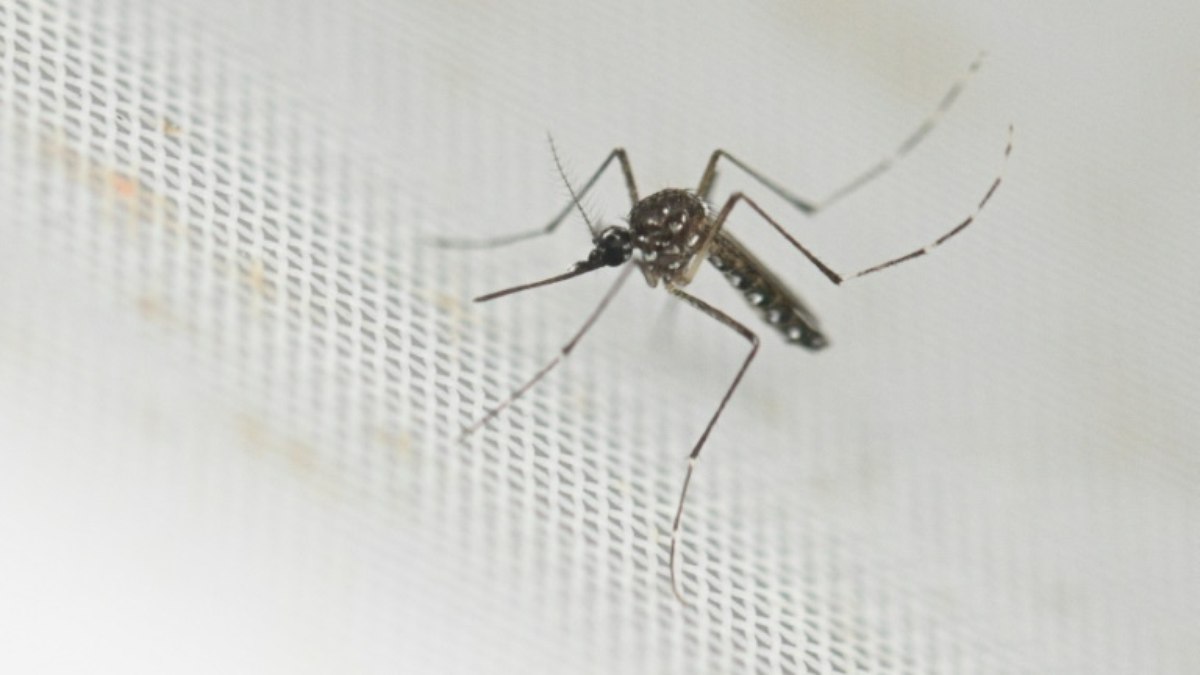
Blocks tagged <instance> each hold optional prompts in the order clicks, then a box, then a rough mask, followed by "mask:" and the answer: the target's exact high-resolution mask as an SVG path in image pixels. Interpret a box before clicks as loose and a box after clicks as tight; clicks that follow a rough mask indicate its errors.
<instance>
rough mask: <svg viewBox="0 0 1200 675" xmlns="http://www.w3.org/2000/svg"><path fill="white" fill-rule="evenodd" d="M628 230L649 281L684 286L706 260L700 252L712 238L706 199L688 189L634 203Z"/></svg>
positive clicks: (666, 192)
mask: <svg viewBox="0 0 1200 675" xmlns="http://www.w3.org/2000/svg"><path fill="white" fill-rule="evenodd" d="M629 230H630V232H631V233H632V235H633V249H634V252H635V255H636V257H637V260H638V262H639V265H640V267H641V268H642V273H643V274H644V275H645V276H646V282H647V283H649V284H650V285H651V286H657V285H658V282H659V281H660V280H662V281H665V282H667V283H671V284H675V285H677V286H683V285H686V284H687V283H688V282H689V281H691V279H692V276H693V275H695V273H696V268H697V267H698V265H699V263H700V261H701V260H703V256H698V255H697V254H699V253H701V252H702V251H703V249H704V247H705V246H706V245H707V244H708V242H709V240H710V239H711V238H712V230H713V224H712V218H711V215H710V211H709V208H708V205H707V204H705V203H704V200H703V199H700V198H699V197H698V196H696V194H695V193H693V192H691V191H688V190H678V189H669V190H662V191H660V192H656V193H654V194H652V195H650V196H649V197H646V198H645V199H643V200H641V201H639V202H638V203H637V204H636V205H634V207H633V210H632V211H630V212H629Z"/></svg>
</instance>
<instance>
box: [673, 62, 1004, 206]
mask: <svg viewBox="0 0 1200 675" xmlns="http://www.w3.org/2000/svg"><path fill="white" fill-rule="evenodd" d="M984 56H985V54H980V55H979V56H978V57H976V58H975V60H974V61H973V62H972V63H971V65H970V67H968V68H967V72H966V73H964V74H963V75H962V76H960V77H959V78H958V80H956V81H955V82H954V84H953V85H951V86H950V89H949V90H947V91H946V93H945V95H943V96H942V100H941V102H939V103H938V105H937V108H935V109H934V110H933V112H932V113H930V114H929V115H928V116H926V117H925V119H924V120H922V121H921V124H920V125H918V126H917V128H916V129H914V130H913V131H912V132H910V133H909V134H908V136H906V137H905V139H904V141H903V142H902V143H900V145H899V146H897V147H896V149H895V150H893V151H892V153H891V154H889V155H888V156H886V157H884V158H883V159H881V160H879V161H878V162H876V163H875V164H874V165H873V166H871V167H870V168H869V169H867V170H866V171H863V172H862V173H860V174H859V175H858V176H856V177H855V178H854V179H853V180H850V181H848V182H846V183H843V184H842V186H841V187H839V188H837V189H836V190H834V191H833V192H831V193H830V194H829V196H827V197H825V199H823V200H821V201H819V202H818V201H811V200H807V199H802V198H800V197H798V196H796V195H795V194H793V193H792V192H791V191H789V190H787V189H786V188H784V187H783V186H781V185H779V184H778V183H775V182H774V181H772V180H771V179H769V178H767V177H766V176H764V175H763V174H761V173H759V172H758V171H757V170H755V169H754V168H752V167H750V166H749V165H748V164H746V163H745V162H743V161H742V160H740V159H738V158H737V157H734V156H733V155H731V154H729V153H728V152H726V151H725V150H716V151H714V152H713V154H712V157H710V158H709V160H708V166H707V167H706V168H705V169H704V176H703V177H702V178H701V179H700V186H699V187H698V188H696V194H698V195H700V197H701V198H702V199H704V200H706V201H707V200H708V197H709V194H710V193H711V192H712V188H713V184H714V183H715V182H716V178H717V161H718V160H720V159H721V158H722V157H724V158H725V159H727V160H728V161H729V162H730V163H731V164H733V165H734V166H736V167H738V168H739V169H741V170H742V171H745V172H746V173H747V174H748V175H749V176H750V177H751V178H753V179H754V180H756V181H758V182H759V183H761V184H762V185H763V186H765V187H766V188H767V189H768V190H770V191H771V192H774V193H775V194H776V195H779V196H780V197H781V198H783V199H784V200H785V201H787V202H788V203H790V204H791V205H792V206H795V207H796V208H797V209H799V210H800V211H801V212H803V213H805V214H807V215H813V214H815V213H817V212H819V211H822V210H824V209H826V208H828V207H829V206H830V205H832V204H833V203H834V202H837V201H839V200H841V199H842V198H843V197H845V196H846V195H848V194H850V193H852V192H854V191H855V190H857V189H859V188H861V187H862V186H864V185H866V184H867V183H870V182H871V181H872V180H874V179H876V178H878V177H879V176H881V175H883V174H884V173H885V172H886V171H887V170H888V169H890V168H892V166H893V165H894V164H896V163H897V162H899V161H900V159H901V158H903V157H904V156H905V155H907V154H908V153H909V152H911V151H912V149H913V148H915V147H917V146H918V145H920V143H921V141H922V140H924V139H925V137H926V136H928V135H929V132H930V131H932V130H933V128H934V126H936V125H937V123H938V120H940V119H941V118H942V116H943V115H945V114H946V111H947V110H949V109H950V107H951V106H952V105H954V101H955V100H956V99H957V98H958V95H959V94H961V93H962V91H963V89H964V88H965V87H966V85H967V81H968V80H970V79H971V76H972V75H974V74H975V73H976V71H978V70H979V67H980V66H981V65H983V57H984Z"/></svg>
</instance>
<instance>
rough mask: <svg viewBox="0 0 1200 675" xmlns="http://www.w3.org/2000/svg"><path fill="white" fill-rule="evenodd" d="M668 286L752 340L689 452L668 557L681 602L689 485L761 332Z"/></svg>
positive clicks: (698, 299) (756, 345)
mask: <svg viewBox="0 0 1200 675" xmlns="http://www.w3.org/2000/svg"><path fill="white" fill-rule="evenodd" d="M667 290H668V291H670V292H671V294H672V295H674V296H676V297H678V298H681V299H682V300H683V301H684V302H686V303H688V304H689V305H691V306H692V307H695V308H696V309H698V310H700V311H701V312H704V313H705V314H707V315H709V316H711V317H712V318H714V319H716V320H717V321H720V322H721V323H723V324H725V325H726V326H728V327H730V328H732V329H733V330H735V331H737V332H738V334H739V335H741V336H742V337H744V338H746V339H747V340H749V341H750V353H749V354H747V355H746V360H745V361H743V362H742V367H741V368H739V369H738V371H737V375H735V376H734V377H733V382H731V383H730V384H729V389H726V390H725V395H724V396H722V397H721V403H720V404H719V405H717V410H716V412H714V413H713V416H712V418H711V419H709V420H708V426H706V427H704V433H702V434H700V439H699V440H697V441H696V445H695V447H693V448H692V453H691V454H690V455H688V467H687V474H686V475H685V476H684V478H683V488H682V489H681V490H680V492H679V506H678V507H677V508H676V509H675V520H674V521H673V522H672V523H671V551H670V557H669V559H668V566H669V567H670V571H671V591H673V592H674V593H675V597H676V598H679V602H681V603H683V604H685V605H686V604H687V601H686V600H684V599H683V593H682V592H681V591H680V590H679V581H678V575H677V573H676V571H675V567H676V549H677V547H678V543H679V529H680V527H679V526H680V524H681V523H682V522H683V505H684V502H685V501H686V499H687V491H688V485H690V484H691V482H692V473H693V472H694V471H695V470H696V460H697V459H699V457H700V450H701V449H702V448H704V442H705V441H707V440H708V435H709V434H710V433H712V430H713V426H715V425H716V423H717V418H719V417H720V416H721V411H723V410H725V404H726V403H729V398H730V397H731V396H733V390H734V389H737V386H738V383H739V382H741V381H742V376H743V375H745V374H746V368H748V367H749V366H750V362H751V361H752V360H754V355H755V354H757V353H758V335H756V334H755V333H754V331H752V330H750V329H749V328H746V327H745V326H743V325H742V324H740V323H738V322H737V321H735V320H734V319H733V318H732V317H730V316H729V315H728V314H726V313H724V312H722V311H721V310H719V309H717V308H716V307H713V306H712V305H710V304H708V303H707V302H704V301H703V300H701V299H700V298H697V297H696V296H694V295H691V294H689V293H687V292H686V291H684V290H682V289H680V288H679V287H677V286H668V287H667Z"/></svg>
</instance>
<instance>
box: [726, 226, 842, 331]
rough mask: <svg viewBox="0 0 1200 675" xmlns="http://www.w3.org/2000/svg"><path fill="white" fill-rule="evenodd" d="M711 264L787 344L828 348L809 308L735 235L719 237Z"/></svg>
mask: <svg viewBox="0 0 1200 675" xmlns="http://www.w3.org/2000/svg"><path fill="white" fill-rule="evenodd" d="M708 262H709V263H711V264H712V266H713V267H715V268H717V269H718V270H719V271H720V272H721V274H724V275H725V279H727V280H728V281H729V283H730V284H732V285H733V287H734V288H736V289H737V290H738V291H740V292H741V294H742V297H744V298H746V302H748V303H750V306H751V307H753V308H754V310H755V311H757V312H758V314H759V316H761V317H762V319H763V321H765V322H766V323H767V324H768V325H770V326H771V327H772V328H774V329H775V330H777V331H779V333H780V334H781V335H783V337H784V339H785V340H787V341H788V342H791V343H795V344H798V345H800V346H802V347H805V348H807V349H812V350H817V349H821V348H822V347H824V346H825V345H826V344H828V342H829V341H828V340H826V339H825V336H824V335H823V334H822V333H821V330H820V328H819V327H818V326H817V318H816V317H815V316H813V313H812V312H811V311H809V309H808V307H806V306H805V305H804V303H803V302H801V301H800V298H798V297H797V296H796V294H795V293H793V292H792V291H791V290H789V289H788V287H787V286H784V285H783V282H782V281H780V280H779V278H778V277H776V276H775V275H774V274H772V273H771V272H770V270H768V269H767V267H766V265H763V264H762V263H761V262H759V260H758V258H755V257H754V254H753V253H751V252H750V251H749V250H747V249H746V247H745V246H743V245H742V244H741V243H740V242H738V240H737V239H734V238H733V236H732V235H730V234H728V233H727V232H718V233H717V235H716V236H715V237H714V238H713V242H712V245H711V247H710V248H709V250H708Z"/></svg>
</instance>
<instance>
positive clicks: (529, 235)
mask: <svg viewBox="0 0 1200 675" xmlns="http://www.w3.org/2000/svg"><path fill="white" fill-rule="evenodd" d="M550 147H551V151H552V152H553V153H554V163H555V165H556V166H558V167H559V172H560V174H561V172H562V167H561V165H560V164H559V161H558V153H557V152H554V141H553V140H551V142H550ZM614 159H615V160H617V162H618V163H619V164H620V166H621V173H622V174H624V176H625V189H626V190H627V191H628V192H629V200H630V203H631V204H636V203H637V202H638V191H637V184H636V183H635V182H634V180H633V169H631V168H630V166H629V158H628V157H626V156H625V149H624V148H615V149H614V150H613V151H612V152H610V153H609V154H608V157H607V158H605V160H604V162H603V163H602V164H601V165H600V168H599V169H596V173H594V174H592V177H591V178H589V179H588V181H587V182H586V183H584V184H583V188H582V189H581V190H579V192H578V194H576V193H575V192H574V191H573V190H572V195H571V201H570V202H568V203H567V205H566V206H564V207H563V208H562V210H561V211H559V212H558V215H556V216H554V218H552V219H550V222H549V223H546V224H545V225H543V226H542V227H539V228H536V229H533V230H525V231H523V232H514V233H513V234H504V235H500V236H497V237H487V238H483V239H460V238H454V237H436V238H432V239H430V240H429V243H431V244H433V245H435V246H441V247H445V248H495V247H498V246H506V245H508V244H515V243H516V242H518V241H524V240H526V239H533V238H534V237H540V236H542V235H546V234H550V233H552V232H554V230H555V229H557V228H558V226H559V225H561V224H562V222H563V221H564V220H566V218H567V216H568V215H570V213H571V209H573V208H576V207H577V206H578V204H579V200H580V199H581V198H582V197H583V196H584V195H585V194H587V192H588V190H591V189H592V186H594V185H595V184H596V182H597V181H599V180H600V176H602V175H603V174H604V172H605V170H607V169H608V167H609V166H610V165H611V164H612V162H613V160H614ZM563 182H567V181H566V179H565V178H564V179H563ZM567 185H568V187H570V183H569V182H568V183H567ZM579 208H580V209H581V210H582V207H579ZM584 220H585V221H587V216H586V215H585V216H584ZM588 227H589V228H591V225H590V223H589V225H588ZM593 234H594V232H593Z"/></svg>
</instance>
